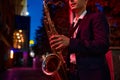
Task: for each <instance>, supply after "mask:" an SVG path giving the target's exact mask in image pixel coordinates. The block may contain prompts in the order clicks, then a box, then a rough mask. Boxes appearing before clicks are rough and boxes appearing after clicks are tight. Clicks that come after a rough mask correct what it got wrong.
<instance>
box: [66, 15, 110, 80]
mask: <svg viewBox="0 0 120 80" xmlns="http://www.w3.org/2000/svg"><path fill="white" fill-rule="evenodd" d="M78 27H79V28H78V32H77V35H76V38H70V45H69V48H68V49H69V53H76V59H77V71H78V72H77V75H78V77H79V79H80V80H110V75H109V69H108V65H107V63H106V58H105V54H106V52H107V51H108V48H109V25H108V23H107V19H106V17H105V16H104V14H103V13H87V14H86V15H85V17H84V18H83V19H82V20H81V22H79V25H78ZM79 79H77V80H79Z"/></svg>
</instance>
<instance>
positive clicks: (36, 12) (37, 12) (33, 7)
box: [28, 0, 43, 40]
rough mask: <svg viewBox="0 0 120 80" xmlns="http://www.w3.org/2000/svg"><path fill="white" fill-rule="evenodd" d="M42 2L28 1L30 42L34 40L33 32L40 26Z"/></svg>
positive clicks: (37, 0) (41, 0)
mask: <svg viewBox="0 0 120 80" xmlns="http://www.w3.org/2000/svg"><path fill="white" fill-rule="evenodd" d="M42 3H43V0H28V12H29V16H30V17H31V23H30V40H35V31H36V29H37V28H38V26H41V21H40V20H41V18H42V5H43V4H42Z"/></svg>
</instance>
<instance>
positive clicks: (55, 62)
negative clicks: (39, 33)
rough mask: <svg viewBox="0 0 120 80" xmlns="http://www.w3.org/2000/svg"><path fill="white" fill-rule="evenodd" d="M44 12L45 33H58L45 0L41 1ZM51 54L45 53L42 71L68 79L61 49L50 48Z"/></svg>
mask: <svg viewBox="0 0 120 80" xmlns="http://www.w3.org/2000/svg"><path fill="white" fill-rule="evenodd" d="M43 4H44V5H43V6H44V13H45V16H46V18H47V22H48V23H47V24H46V23H45V22H44V27H45V29H46V33H47V36H48V38H49V37H50V36H51V35H53V34H58V32H57V31H56V29H55V26H54V24H53V22H52V20H51V18H50V13H49V10H48V7H47V4H46V2H45V1H43ZM51 50H52V53H51V54H47V55H45V56H44V58H43V62H42V71H43V73H45V74H46V75H52V76H54V78H55V80H68V77H67V67H66V64H65V61H64V58H63V56H62V51H56V50H55V49H52V48H51Z"/></svg>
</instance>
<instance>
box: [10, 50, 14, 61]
mask: <svg viewBox="0 0 120 80" xmlns="http://www.w3.org/2000/svg"><path fill="white" fill-rule="evenodd" d="M13 58H14V51H13V50H10V59H13Z"/></svg>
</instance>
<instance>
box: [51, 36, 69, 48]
mask: <svg viewBox="0 0 120 80" xmlns="http://www.w3.org/2000/svg"><path fill="white" fill-rule="evenodd" d="M49 40H50V45H51V48H54V49H56V50H62V49H64V48H65V47H67V46H68V45H69V42H70V39H69V38H68V37H66V36H64V35H52V36H51V37H50V38H49Z"/></svg>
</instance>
